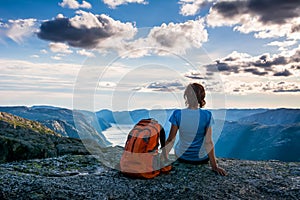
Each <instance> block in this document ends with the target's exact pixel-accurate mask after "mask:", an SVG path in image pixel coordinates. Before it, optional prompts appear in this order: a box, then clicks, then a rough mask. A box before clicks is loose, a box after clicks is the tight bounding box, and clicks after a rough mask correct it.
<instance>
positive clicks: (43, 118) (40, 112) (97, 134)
mask: <svg viewBox="0 0 300 200" xmlns="http://www.w3.org/2000/svg"><path fill="white" fill-rule="evenodd" d="M0 111H3V112H7V113H11V114H14V115H17V116H20V117H23V118H26V119H30V120H35V121H39V122H40V123H42V124H44V125H45V126H47V127H49V128H50V129H52V130H54V131H57V132H58V133H60V134H62V135H63V136H68V137H74V138H81V139H86V138H88V139H94V140H96V141H98V143H99V144H100V145H101V146H103V147H105V146H107V145H110V143H109V142H108V141H107V140H106V138H105V137H104V136H103V134H102V133H101V130H104V129H106V128H108V127H109V126H110V125H109V124H108V123H107V122H105V121H104V120H103V119H101V118H98V119H97V118H96V117H90V116H93V115H94V113H92V112H88V111H76V123H77V127H76V125H75V123H74V116H73V114H74V113H73V111H72V110H69V109H65V108H57V107H48V106H41V107H40V106H33V107H25V106H13V107H0ZM95 120H96V121H95ZM97 121H98V122H99V125H100V127H99V125H98V126H96V124H97ZM78 128H80V132H79V130H78Z"/></svg>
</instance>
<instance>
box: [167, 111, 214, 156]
mask: <svg viewBox="0 0 300 200" xmlns="http://www.w3.org/2000/svg"><path fill="white" fill-rule="evenodd" d="M211 116H212V115H211V112H210V111H208V110H203V109H182V110H175V111H174V112H173V114H172V116H171V117H170V122H171V123H172V124H173V125H176V126H177V127H178V128H179V140H178V142H177V144H176V146H175V153H176V155H177V156H178V157H180V158H183V159H186V160H192V161H199V160H203V159H206V158H207V155H206V152H205V151H204V148H202V149H201V147H202V146H203V145H202V144H203V140H204V136H205V133H206V129H207V128H208V127H209V126H210V125H211V122H212V118H211ZM200 150H201V151H200Z"/></svg>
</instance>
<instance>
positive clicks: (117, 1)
mask: <svg viewBox="0 0 300 200" xmlns="http://www.w3.org/2000/svg"><path fill="white" fill-rule="evenodd" d="M102 1H103V3H105V4H106V5H108V6H109V7H110V8H113V9H114V8H116V7H117V6H120V5H123V4H128V3H138V4H148V2H147V1H145V0H102Z"/></svg>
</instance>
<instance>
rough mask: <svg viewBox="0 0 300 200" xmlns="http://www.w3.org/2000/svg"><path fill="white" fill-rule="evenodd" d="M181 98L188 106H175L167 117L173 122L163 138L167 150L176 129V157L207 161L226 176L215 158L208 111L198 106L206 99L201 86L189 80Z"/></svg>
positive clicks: (192, 161) (172, 143)
mask: <svg viewBox="0 0 300 200" xmlns="http://www.w3.org/2000/svg"><path fill="white" fill-rule="evenodd" d="M184 98H185V100H186V105H187V108H186V109H181V110H175V111H174V112H173V114H172V115H171V117H170V119H169V121H170V122H171V124H172V125H171V129H170V133H169V137H168V139H167V141H166V152H167V154H168V153H169V152H170V150H171V149H172V147H173V145H174V141H175V137H176V134H177V131H178V130H179V140H178V142H177V144H176V146H175V154H176V157H178V161H180V162H185V163H190V164H203V163H208V161H210V164H211V167H212V170H213V171H215V172H216V173H218V174H220V175H223V176H226V175H227V173H226V171H225V170H224V169H222V168H220V167H218V165H217V162H216V157H215V152H214V144H213V141H212V128H211V125H212V124H213V118H212V115H211V112H210V111H207V110H203V109H201V108H202V107H203V106H204V105H205V103H206V102H205V100H204V98H205V90H204V87H203V86H202V85H200V84H198V83H193V84H189V85H188V86H187V88H186V90H185V92H184ZM203 146H204V148H203Z"/></svg>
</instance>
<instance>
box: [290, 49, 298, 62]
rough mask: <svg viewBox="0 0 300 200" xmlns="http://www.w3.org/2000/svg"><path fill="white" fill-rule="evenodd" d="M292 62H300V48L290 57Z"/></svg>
mask: <svg viewBox="0 0 300 200" xmlns="http://www.w3.org/2000/svg"><path fill="white" fill-rule="evenodd" d="M290 60H291V61H292V62H297V63H300V50H298V51H296V53H295V54H294V55H293V56H292V57H291V58H290Z"/></svg>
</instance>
